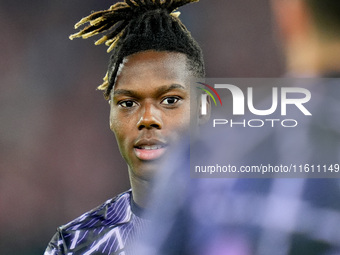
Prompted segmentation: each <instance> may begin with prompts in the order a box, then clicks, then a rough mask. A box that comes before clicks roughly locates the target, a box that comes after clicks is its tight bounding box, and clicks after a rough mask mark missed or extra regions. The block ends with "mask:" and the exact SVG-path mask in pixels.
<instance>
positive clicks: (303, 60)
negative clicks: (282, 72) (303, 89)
mask: <svg viewBox="0 0 340 255" xmlns="http://www.w3.org/2000/svg"><path fill="white" fill-rule="evenodd" d="M286 53H287V68H288V72H290V73H296V74H301V75H321V74H325V73H329V72H340V40H335V39H334V40H330V39H329V40H326V39H320V38H315V39H313V38H312V39H311V38H309V39H308V40H301V41H296V42H294V43H291V44H290V45H289V47H287V52H286Z"/></svg>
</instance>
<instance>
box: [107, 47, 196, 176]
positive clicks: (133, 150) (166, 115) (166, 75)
mask: <svg viewBox="0 0 340 255" xmlns="http://www.w3.org/2000/svg"><path fill="white" fill-rule="evenodd" d="M191 77H192V76H191V71H189V70H188V67H187V57H186V56H185V55H184V54H181V53H173V52H165V51H163V52H156V51H145V52H140V53H136V54H133V55H131V56H128V57H127V58H125V61H124V62H123V64H122V66H121V68H120V72H119V73H118V76H117V80H116V83H115V86H114V88H113V91H112V94H111V103H110V104H111V112H110V128H111V130H112V131H113V132H114V133H115V136H116V139H117V142H118V146H119V149H120V152H121V154H122V156H123V158H124V159H125V161H126V162H127V164H128V167H129V173H130V175H131V174H132V175H134V176H135V177H138V178H141V179H144V180H148V179H150V177H152V176H153V174H154V173H155V171H157V169H158V168H160V164H159V163H160V160H161V159H162V158H163V157H164V155H165V154H166V153H167V151H169V146H170V145H173V144H174V143H176V142H178V140H179V138H180V137H181V133H182V132H183V131H185V130H188V128H189V125H190V78H191Z"/></svg>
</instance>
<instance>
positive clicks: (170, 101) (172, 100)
mask: <svg viewBox="0 0 340 255" xmlns="http://www.w3.org/2000/svg"><path fill="white" fill-rule="evenodd" d="M179 100H180V98H178V97H166V98H164V99H163V100H162V102H161V104H165V105H174V104H176V103H177V102H178V101H179Z"/></svg>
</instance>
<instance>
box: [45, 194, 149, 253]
mask: <svg viewBox="0 0 340 255" xmlns="http://www.w3.org/2000/svg"><path fill="white" fill-rule="evenodd" d="M138 209H139V208H137V206H136V205H135V204H134V203H133V201H132V199H131V191H127V192H125V193H122V194H120V195H118V196H117V197H115V198H113V199H110V200H108V201H106V202H105V203H104V204H102V205H100V206H99V207H97V208H95V209H93V210H91V211H89V212H87V213H85V214H83V215H82V216H80V217H79V218H77V219H75V220H73V221H71V222H70V223H68V224H66V225H63V226H61V227H59V228H58V229H57V233H56V234H55V235H54V236H53V238H52V240H51V241H50V243H49V244H48V247H47V249H46V251H45V253H44V255H64V254H65V255H91V254H92V255H93V254H117V255H127V254H133V253H132V252H128V251H127V247H128V244H129V243H130V242H131V241H133V240H134V239H135V238H136V237H137V236H138V235H139V234H140V233H141V231H142V229H143V226H144V225H145V224H146V223H147V220H145V219H142V218H141V217H139V216H137V215H140V214H139V213H136V212H137V211H138Z"/></svg>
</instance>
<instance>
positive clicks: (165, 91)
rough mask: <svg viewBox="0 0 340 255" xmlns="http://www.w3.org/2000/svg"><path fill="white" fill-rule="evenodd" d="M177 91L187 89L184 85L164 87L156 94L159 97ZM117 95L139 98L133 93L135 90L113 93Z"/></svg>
mask: <svg viewBox="0 0 340 255" xmlns="http://www.w3.org/2000/svg"><path fill="white" fill-rule="evenodd" d="M175 89H181V90H185V87H184V86H183V85H180V84H171V85H164V86H160V87H159V88H158V89H157V92H156V94H158V95H161V94H165V93H167V92H169V91H171V90H175ZM116 95H124V96H131V97H137V95H138V93H137V92H135V91H133V90H128V89H117V90H114V91H113V96H116Z"/></svg>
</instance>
